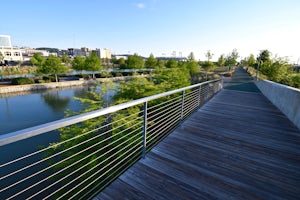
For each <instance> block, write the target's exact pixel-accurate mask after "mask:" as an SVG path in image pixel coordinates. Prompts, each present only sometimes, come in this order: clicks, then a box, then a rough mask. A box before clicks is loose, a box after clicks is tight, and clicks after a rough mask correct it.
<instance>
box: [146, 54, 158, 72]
mask: <svg viewBox="0 0 300 200" xmlns="http://www.w3.org/2000/svg"><path fill="white" fill-rule="evenodd" d="M156 65H157V60H156V59H155V58H154V55H153V54H152V53H151V54H150V56H149V58H148V59H147V60H146V62H145V66H146V68H151V69H153V68H155V66H156Z"/></svg>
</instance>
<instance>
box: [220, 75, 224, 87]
mask: <svg viewBox="0 0 300 200" xmlns="http://www.w3.org/2000/svg"><path fill="white" fill-rule="evenodd" d="M223 87H224V76H222V77H221V88H220V89H223Z"/></svg>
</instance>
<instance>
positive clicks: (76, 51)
mask: <svg viewBox="0 0 300 200" xmlns="http://www.w3.org/2000/svg"><path fill="white" fill-rule="evenodd" d="M68 55H69V57H75V56H82V52H81V49H75V48H69V49H68Z"/></svg>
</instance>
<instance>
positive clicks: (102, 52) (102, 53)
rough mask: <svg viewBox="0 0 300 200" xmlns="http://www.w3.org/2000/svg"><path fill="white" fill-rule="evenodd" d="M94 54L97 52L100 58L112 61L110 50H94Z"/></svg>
mask: <svg viewBox="0 0 300 200" xmlns="http://www.w3.org/2000/svg"><path fill="white" fill-rule="evenodd" d="M93 51H94V52H96V54H97V55H98V56H99V58H102V59H103V58H104V59H105V58H107V59H111V52H110V50H109V49H96V50H93Z"/></svg>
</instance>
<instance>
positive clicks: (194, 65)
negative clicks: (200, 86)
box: [187, 60, 200, 76]
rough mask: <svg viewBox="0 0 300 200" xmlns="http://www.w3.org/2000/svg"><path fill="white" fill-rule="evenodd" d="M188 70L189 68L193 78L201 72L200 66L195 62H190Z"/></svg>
mask: <svg viewBox="0 0 300 200" xmlns="http://www.w3.org/2000/svg"><path fill="white" fill-rule="evenodd" d="M187 68H188V70H189V72H190V75H191V76H194V75H196V74H198V73H199V72H200V67H199V64H198V62H196V61H195V60H193V61H190V62H188V63H187Z"/></svg>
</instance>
